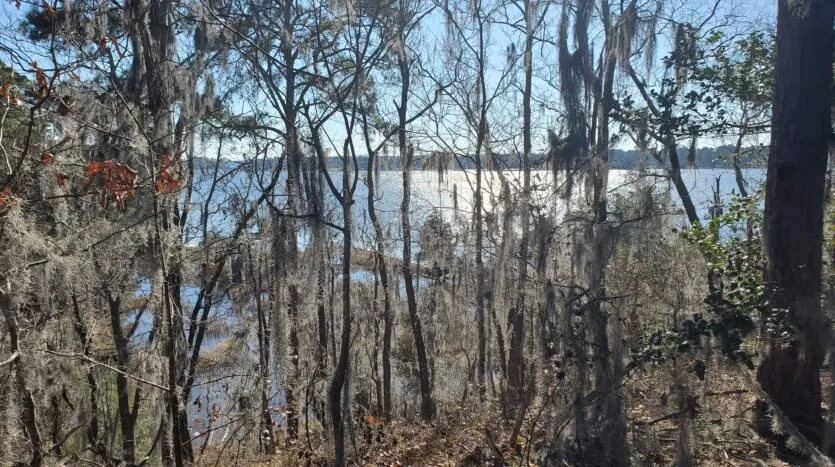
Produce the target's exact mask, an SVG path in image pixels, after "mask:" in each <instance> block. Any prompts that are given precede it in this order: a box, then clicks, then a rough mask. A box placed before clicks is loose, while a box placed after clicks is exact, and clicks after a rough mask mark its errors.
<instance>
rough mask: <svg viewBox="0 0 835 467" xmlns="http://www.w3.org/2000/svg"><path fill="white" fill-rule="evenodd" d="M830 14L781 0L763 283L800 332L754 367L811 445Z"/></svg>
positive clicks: (812, 4)
mask: <svg viewBox="0 0 835 467" xmlns="http://www.w3.org/2000/svg"><path fill="white" fill-rule="evenodd" d="M833 10H835V5H833V3H832V2H831V1H829V0H807V1H801V2H792V1H789V0H780V1H779V2H778V21H777V63H776V75H775V76H776V79H775V83H774V88H775V89H774V105H773V110H772V126H771V152H770V154H769V161H768V176H767V179H766V200H765V218H764V231H765V240H766V252H767V255H768V269H767V272H766V280H767V283H768V291H769V295H770V303H771V306H773V307H775V308H778V309H787V310H789V316H790V319H791V324H792V325H794V326H795V327H796V328H797V331H798V334H797V336H796V340H795V342H794V343H793V344H792V345H790V346H789V347H787V348H772V349H771V351H770V352H769V354H768V355H767V356H766V358H765V359H763V360H762V362H761V363H760V367H759V369H758V371H757V381H758V382H759V383H760V384H761V385H762V387H763V389H764V390H765V392H766V393H767V394H768V395H769V396H770V397H771V398H772V400H773V402H774V403H775V404H776V405H777V407H779V408H780V410H781V411H782V412H783V415H785V417H786V418H788V420H790V421H791V423H793V424H794V425H795V426H796V428H797V429H798V430H799V431H800V433H802V434H803V436H805V437H806V438H807V439H808V440H809V441H810V442H812V443H814V444H816V445H819V444H820V443H821V441H822V439H823V431H824V421H823V416H822V409H821V385H820V367H821V364H822V363H823V360H824V357H825V354H826V345H828V344H829V343H828V342H827V339H828V337H829V336H828V334H829V333H828V332H827V329H828V324H827V323H826V320H825V319H824V316H823V313H822V311H821V297H820V295H821V261H822V258H821V249H822V238H823V201H824V185H825V173H826V165H827V155H828V150H829V135H830V132H831V121H830V119H831V115H830V99H829V95H830V92H831V85H832V47H833V45H832V44H833V29H832V20H833Z"/></svg>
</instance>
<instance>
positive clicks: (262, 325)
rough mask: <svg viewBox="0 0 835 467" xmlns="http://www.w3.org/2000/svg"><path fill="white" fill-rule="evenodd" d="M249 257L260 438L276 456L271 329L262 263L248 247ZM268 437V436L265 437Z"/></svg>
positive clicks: (268, 450) (269, 452) (270, 452)
mask: <svg viewBox="0 0 835 467" xmlns="http://www.w3.org/2000/svg"><path fill="white" fill-rule="evenodd" d="M247 254H248V256H249V277H250V280H251V281H252V294H253V295H254V296H255V312H256V315H257V318H258V372H259V377H260V386H261V387H260V388H259V389H260V392H261V431H262V433H260V434H259V436H260V437H261V438H262V439H264V440H265V441H266V443H267V448H266V452H267V454H275V434H274V433H273V419H272V411H271V410H270V402H269V383H268V382H267V381H268V380H269V374H270V327H269V323H267V315H266V312H265V310H264V306H263V303H262V300H261V294H262V286H263V281H262V277H261V263H260V261H259V262H257V263H256V262H255V261H254V258H253V257H252V250H251V248H249V247H247ZM265 435H266V436H265Z"/></svg>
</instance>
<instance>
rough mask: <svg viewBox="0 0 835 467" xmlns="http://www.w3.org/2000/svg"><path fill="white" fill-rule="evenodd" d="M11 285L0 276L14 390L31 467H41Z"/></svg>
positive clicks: (1, 308)
mask: <svg viewBox="0 0 835 467" xmlns="http://www.w3.org/2000/svg"><path fill="white" fill-rule="evenodd" d="M10 293H11V284H10V283H9V280H8V279H6V278H5V277H3V276H0V312H2V313H3V317H4V319H5V321H6V331H7V332H8V333H9V350H11V352H12V355H11V357H10V358H11V359H12V360H11V365H12V367H11V370H12V374H13V375H14V376H13V378H14V388H15V391H17V393H18V397H20V402H21V409H22V410H21V412H20V413H21V416H20V418H21V422H22V425H23V429H24V433H25V434H26V438H27V439H28V440H29V445H30V449H31V451H32V455H31V457H30V458H29V466H30V467H40V466H41V465H42V464H43V454H44V452H43V446H42V441H41V433H40V431H39V430H38V417H37V414H36V412H35V411H36V408H35V400H34V398H33V397H32V392H31V391H30V390H29V388H28V387H27V386H26V375H25V374H24V371H23V368H22V367H21V356H20V344H19V339H20V328H19V327H18V324H17V314H16V313H15V311H14V310H12V303H11V299H10V298H9V294H10Z"/></svg>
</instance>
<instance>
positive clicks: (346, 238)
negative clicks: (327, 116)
mask: <svg viewBox="0 0 835 467" xmlns="http://www.w3.org/2000/svg"><path fill="white" fill-rule="evenodd" d="M349 138H350V135H349ZM317 146H318V144H317ZM317 152H318V153H319V157H320V160H322V161H323V162H324V152H323V151H322V150H321V147H317ZM355 158H356V155H355V154H349V144H348V141H346V142H345V146H344V151H343V155H342V193H341V194H340V193H337V192H335V187H333V186H331V190H332V191H334V193H333V194H334V195H335V196H336V197H337V199H339V201H340V203H341V204H342V219H343V220H342V222H343V224H342V339H341V342H340V346H339V360H338V361H337V364H336V368H335V369H334V372H333V379H332V380H331V386H330V389H329V390H328V401H329V403H330V411H331V421H332V422H333V440H334V454H335V456H334V460H335V464H336V466H337V467H342V466H344V465H346V462H345V421H344V420H343V407H342V395H343V394H342V392H343V388H344V387H345V384H346V381H347V378H348V365H349V364H350V360H351V248H352V243H351V239H352V232H351V229H352V220H353V219H352V216H353V214H352V212H351V206H352V205H353V203H354V199H353V191H352V189H351V185H350V183H349V182H350V175H349V170H350V169H349V167H350V161H351V160H352V159H355ZM322 170H327V169H326V167H325V166H324V164H323V166H322Z"/></svg>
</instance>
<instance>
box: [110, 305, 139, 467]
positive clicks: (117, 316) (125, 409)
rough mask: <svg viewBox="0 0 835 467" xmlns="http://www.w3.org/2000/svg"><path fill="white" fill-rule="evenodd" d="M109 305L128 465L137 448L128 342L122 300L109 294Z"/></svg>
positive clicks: (124, 452)
mask: <svg viewBox="0 0 835 467" xmlns="http://www.w3.org/2000/svg"><path fill="white" fill-rule="evenodd" d="M106 299H107V304H108V309H109V311H110V329H111V332H112V333H113V343H114V345H115V346H116V368H118V370H119V372H118V373H116V400H117V406H118V411H119V426H120V428H121V429H122V460H123V461H124V462H125V464H127V465H129V466H130V465H134V464H135V462H136V447H135V445H134V418H133V414H132V413H131V409H130V395H129V394H128V379H127V377H126V376H125V374H126V373H128V372H130V368H129V367H128V342H127V339H126V338H125V336H124V333H123V332H122V315H121V298H120V297H115V298H114V297H113V296H111V294H110V292H107V297H106Z"/></svg>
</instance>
